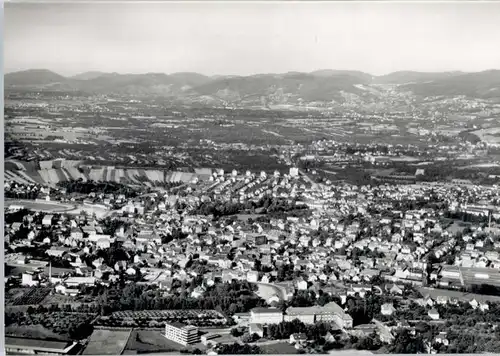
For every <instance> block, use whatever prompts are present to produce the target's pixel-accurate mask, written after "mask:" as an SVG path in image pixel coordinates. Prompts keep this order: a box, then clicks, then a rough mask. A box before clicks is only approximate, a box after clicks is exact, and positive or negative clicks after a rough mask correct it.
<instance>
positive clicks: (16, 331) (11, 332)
mask: <svg viewBox="0 0 500 356" xmlns="http://www.w3.org/2000/svg"><path fill="white" fill-rule="evenodd" d="M5 335H8V336H15V337H26V338H29V339H42V340H43V339H52V340H60V339H61V340H62V339H65V338H63V337H62V336H61V335H59V334H56V333H55V332H53V331H51V330H49V329H47V328H45V327H43V326H42V325H22V326H19V325H6V326H5Z"/></svg>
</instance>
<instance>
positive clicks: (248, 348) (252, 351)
mask: <svg viewBox="0 0 500 356" xmlns="http://www.w3.org/2000/svg"><path fill="white" fill-rule="evenodd" d="M217 353H218V354H219V355H256V354H263V353H264V352H263V351H262V349H261V348H260V347H259V346H257V345H248V344H238V343H234V344H222V345H220V346H218V347H217Z"/></svg>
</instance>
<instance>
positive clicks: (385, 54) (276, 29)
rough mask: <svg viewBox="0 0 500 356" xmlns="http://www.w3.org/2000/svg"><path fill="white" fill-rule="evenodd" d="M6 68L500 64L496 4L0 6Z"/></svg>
mask: <svg viewBox="0 0 500 356" xmlns="http://www.w3.org/2000/svg"><path fill="white" fill-rule="evenodd" d="M4 7H5V10H4V71H5V72H12V71H18V70H26V69H49V70H52V71H55V72H57V73H60V74H63V75H74V74H77V73H82V72H86V71H103V72H118V73H148V72H158V73H160V72H161V73H174V72H198V73H203V74H206V75H215V74H220V75H249V74H257V73H285V72H288V71H300V72H309V71H314V70H319V69H343V70H360V71H364V72H367V73H371V74H373V75H382V74H386V73H390V72H394V71H400V70H415V71H428V72H435V71H455V70H461V71H482V70H488V69H498V68H500V46H499V43H500V2H480V3H477V2H476V3H471V2H466V3H460V2H458V1H457V2H452V3H450V2H442V3H428V2H418V3H415V2H414V3H402V2H328V3H326V2H316V3H305V2H300V3H299V2H288V3H287V2H272V3H264V2H243V3H241V2H240V3H238V2H230V3H228V2H225V3H222V2H211V3H199V2H198V3H186V2H184V3H175V2H163V3H158V2H156V3H155V2H150V3H145V2H142V3H140V2H136V3H130V2H129V3H124V2H121V3H97V2H90V3H88V2H87V3H76V4H75V3H72V4H68V3H57V4H55V3H45V4H40V3H38V4H35V3H31V4H29V3H24V4H23V3H6V4H4Z"/></svg>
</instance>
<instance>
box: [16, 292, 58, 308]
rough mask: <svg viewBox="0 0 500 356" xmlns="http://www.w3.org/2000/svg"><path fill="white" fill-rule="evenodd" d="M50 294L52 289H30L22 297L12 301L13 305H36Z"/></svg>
mask: <svg viewBox="0 0 500 356" xmlns="http://www.w3.org/2000/svg"><path fill="white" fill-rule="evenodd" d="M49 293H50V288H30V289H29V290H28V291H26V292H25V293H24V294H22V295H21V296H19V297H17V298H15V299H13V300H12V305H36V304H40V303H41V302H42V300H44V299H45V297H47V295H49Z"/></svg>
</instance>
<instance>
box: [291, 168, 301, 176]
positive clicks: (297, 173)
mask: <svg viewBox="0 0 500 356" xmlns="http://www.w3.org/2000/svg"><path fill="white" fill-rule="evenodd" d="M298 176H299V169H298V168H296V167H291V168H290V177H298Z"/></svg>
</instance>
